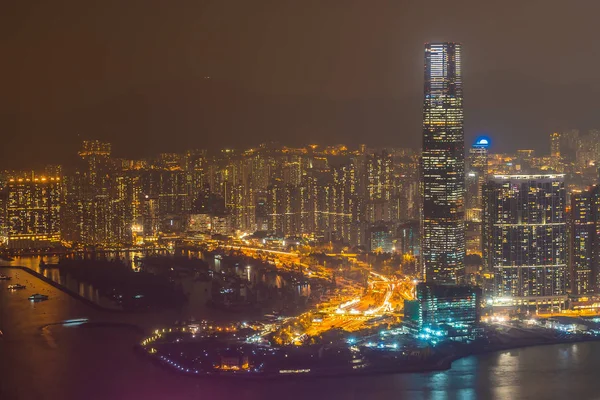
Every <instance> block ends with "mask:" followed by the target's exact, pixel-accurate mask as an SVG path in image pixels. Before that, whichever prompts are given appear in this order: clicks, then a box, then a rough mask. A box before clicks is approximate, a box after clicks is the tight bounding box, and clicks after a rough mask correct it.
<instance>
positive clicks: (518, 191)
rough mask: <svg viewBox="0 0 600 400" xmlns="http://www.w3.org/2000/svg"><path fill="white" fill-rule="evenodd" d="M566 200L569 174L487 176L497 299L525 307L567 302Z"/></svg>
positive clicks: (487, 239) (487, 242)
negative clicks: (509, 300) (566, 179)
mask: <svg viewBox="0 0 600 400" xmlns="http://www.w3.org/2000/svg"><path fill="white" fill-rule="evenodd" d="M565 203H566V195H565V183H564V175H551V174H546V175H495V176H494V177H491V178H490V179H489V180H488V183H487V184H486V189H485V199H484V230H483V231H484V260H485V262H487V266H488V268H489V269H491V270H493V272H494V277H495V285H494V286H495V289H494V295H495V296H496V297H497V298H510V299H513V301H515V302H516V303H517V304H524V305H530V304H531V303H532V302H534V303H535V304H538V303H539V302H540V301H542V300H543V301H544V302H546V303H547V304H556V302H557V301H558V302H560V301H563V300H564V295H565V294H566V291H565V289H566V275H565V273H566V263H567V246H566V237H567V223H566V222H567V221H566V204H565ZM561 297H563V299H562V300H561V299H560V298H561ZM542 298H543V299H542Z"/></svg>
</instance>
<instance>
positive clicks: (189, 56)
mask: <svg viewBox="0 0 600 400" xmlns="http://www.w3.org/2000/svg"><path fill="white" fill-rule="evenodd" d="M599 13H600V2H599V1H597V0H574V1H564V0H544V1H535V0H527V1H501V2H491V1H481V0H469V1H456V0H455V1H447V0H444V1H438V0H429V1H422V0H414V1H402V0H395V1H383V0H339V1H338V0H314V1H312V0H295V1H286V0H272V1H264V0H239V1H233V0H232V1H227V0H214V1H208V0H206V1H202V0H194V1H177V0H169V1H167V0H139V1H137V0H117V1H111V0H103V1H92V0H87V1H86V0H83V1H82V0H52V1H48V0H43V1H37V0H30V1H27V0H12V1H11V0H8V1H6V2H4V4H3V5H2V7H0V132H1V135H2V136H1V138H2V140H1V145H0V166H2V167H10V166H14V167H16V168H21V167H23V168H24V167H27V166H28V164H32V163H36V164H44V163H61V162H63V161H65V160H67V159H68V158H72V157H73V156H74V154H75V151H76V149H77V147H78V145H79V142H80V141H81V140H82V139H85V138H100V139H103V140H109V141H111V142H113V144H114V152H115V154H116V155H119V156H128V157H138V156H146V155H152V154H154V153H157V152H168V151H182V150H185V149H187V148H215V147H222V146H245V145H250V144H257V143H260V142H262V141H266V140H278V141H280V142H282V143H286V144H291V145H298V144H306V143H307V142H319V143H323V144H333V143H347V144H351V145H355V144H358V143H367V144H368V145H371V146H379V145H386V146H398V147H401V146H411V147H418V146H420V143H421V102H422V87H423V43H424V42H427V41H436V40H444V41H459V42H462V43H463V60H464V61H463V62H464V77H463V78H464V87H465V118H466V140H467V144H470V142H471V141H472V139H473V138H474V137H475V136H476V135H477V134H479V133H484V132H485V133H487V134H489V135H490V136H491V137H492V139H493V141H494V143H493V149H494V150H496V151H507V150H513V149H516V148H518V147H519V148H535V149H536V150H539V151H543V152H547V151H548V150H549V149H548V147H549V145H548V139H547V138H548V134H549V133H550V132H552V131H554V130H562V129H568V128H571V127H573V128H580V129H582V130H583V129H588V128H592V127H600V96H598V94H599V93H600V74H599V73H598V71H599V70H600V46H599V45H598V39H600V31H599V30H598V27H597V26H598V24H597V18H598V15H599Z"/></svg>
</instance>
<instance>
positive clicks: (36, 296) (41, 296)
mask: <svg viewBox="0 0 600 400" xmlns="http://www.w3.org/2000/svg"><path fill="white" fill-rule="evenodd" d="M29 300H31V301H44V300H48V296H46V295H45V294H39V293H36V294H32V295H31V296H29Z"/></svg>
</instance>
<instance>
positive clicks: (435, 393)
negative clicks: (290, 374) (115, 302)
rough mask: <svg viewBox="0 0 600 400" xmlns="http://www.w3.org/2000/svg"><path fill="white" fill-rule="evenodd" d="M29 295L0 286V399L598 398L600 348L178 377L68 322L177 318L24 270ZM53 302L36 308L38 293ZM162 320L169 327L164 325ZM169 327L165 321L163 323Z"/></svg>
mask: <svg viewBox="0 0 600 400" xmlns="http://www.w3.org/2000/svg"><path fill="white" fill-rule="evenodd" d="M0 273H7V274H9V275H13V276H14V275H15V274H17V273H18V274H19V276H18V278H16V277H15V278H14V279H13V280H18V281H23V282H25V281H26V284H27V286H28V289H27V290H22V291H17V292H9V291H7V290H6V289H5V287H4V286H5V285H6V284H5V283H0V329H2V331H3V332H4V336H3V337H2V338H1V339H0V355H1V356H0V399H2V400H5V399H33V398H42V399H49V400H53V399H103V400H107V399H134V398H135V399H137V398H139V399H157V400H158V399H169V400H171V399H198V398H206V399H242V398H243V399H271V398H272V399H281V398H285V399H307V398H314V399H321V398H323V399H565V398H570V399H597V398H600V380H599V379H598V378H597V371H598V370H599V369H600V343H598V342H595V343H594V342H588V343H579V344H566V345H552V346H539V347H531V348H524V349H518V350H510V351H504V352H499V353H494V354H487V355H482V356H477V357H467V358H464V359H461V360H458V361H456V362H454V364H453V365H452V369H450V370H448V371H443V372H435V373H421V374H391V375H378V376H364V377H351V378H350V377H346V378H345V377H340V378H328V379H325V378H319V379H309V380H303V379H296V380H289V379H286V380H277V381H243V380H236V381H235V382H232V381H229V380H222V379H214V380H211V379H198V378H194V377H188V376H180V375H177V374H174V373H172V372H170V371H168V370H165V369H164V368H162V367H160V366H158V365H155V364H153V363H152V362H149V360H148V359H147V358H145V357H144V356H142V355H139V354H138V353H136V352H134V351H133V346H134V344H135V343H137V342H138V341H139V340H140V339H141V333H139V332H137V331H135V330H131V329H128V328H127V327H118V326H98V327H87V328H86V327H85V326H64V325H63V324H61V322H62V321H65V320H68V319H72V318H89V319H90V321H93V322H98V323H102V322H110V323H130V324H135V325H138V326H140V327H142V328H143V329H146V330H150V329H151V328H152V327H153V326H157V324H160V323H165V322H167V321H166V319H168V318H169V316H162V317H161V316H156V315H151V314H144V315H122V314H118V313H117V314H115V313H104V312H102V311H98V310H93V309H91V308H89V307H88V306H86V305H85V304H83V303H81V302H79V301H78V300H76V299H74V298H72V297H70V296H68V295H66V294H65V293H63V292H61V291H59V290H57V289H56V288H54V287H52V286H50V285H48V284H46V283H44V282H42V281H40V280H38V279H36V278H34V277H32V276H31V275H28V274H27V276H24V275H22V274H24V273H23V272H22V271H21V272H19V271H17V270H6V269H2V268H0ZM34 291H35V292H39V293H45V294H48V295H49V297H50V299H49V300H48V301H45V302H41V303H30V302H29V301H27V296H29V295H30V294H31V293H32V292H34ZM161 318H162V319H161ZM163 320H164V321H163Z"/></svg>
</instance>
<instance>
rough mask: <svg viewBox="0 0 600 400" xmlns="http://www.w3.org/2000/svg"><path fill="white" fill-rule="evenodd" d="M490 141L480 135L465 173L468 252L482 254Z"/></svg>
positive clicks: (468, 160) (472, 149)
mask: <svg viewBox="0 0 600 400" xmlns="http://www.w3.org/2000/svg"><path fill="white" fill-rule="evenodd" d="M489 145H490V141H489V139H488V138H485V137H480V138H478V139H477V140H476V141H475V143H474V144H473V145H472V146H471V148H470V149H469V157H468V158H467V162H466V164H467V168H466V171H467V173H466V175H465V186H466V192H465V209H466V213H465V235H466V239H465V242H466V251H467V254H481V214H482V210H483V206H482V203H481V201H482V190H483V185H484V183H485V181H486V179H487V168H488V167H487V153H488V147H489Z"/></svg>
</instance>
